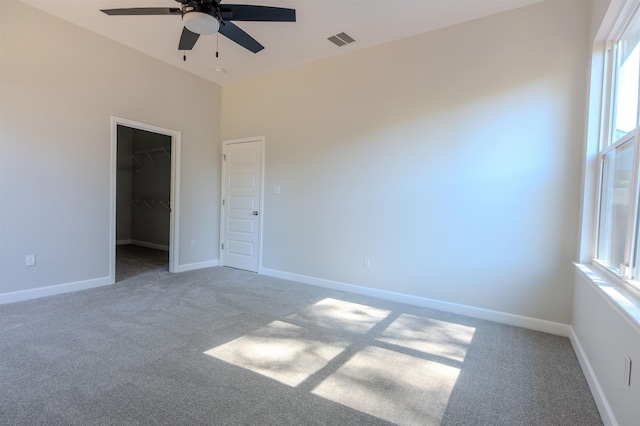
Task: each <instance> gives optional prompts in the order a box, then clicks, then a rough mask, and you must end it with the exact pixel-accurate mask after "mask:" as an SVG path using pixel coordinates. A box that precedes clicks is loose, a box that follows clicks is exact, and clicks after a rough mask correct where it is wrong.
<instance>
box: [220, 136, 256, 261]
mask: <svg viewBox="0 0 640 426" xmlns="http://www.w3.org/2000/svg"><path fill="white" fill-rule="evenodd" d="M247 142H259V143H260V157H261V164H260V188H259V189H258V193H259V194H260V205H259V206H258V209H259V211H260V214H259V216H258V244H257V247H258V273H260V272H261V271H262V234H263V229H264V176H265V164H266V162H265V158H264V157H265V155H264V154H265V144H266V138H265V137H264V136H254V137H251V138H242V139H229V140H224V141H222V155H221V156H220V162H221V163H222V164H221V167H220V169H221V171H222V172H221V173H222V176H221V178H220V244H218V253H219V254H218V258H219V259H220V265H221V266H225V264H224V250H223V249H222V244H223V243H224V240H225V236H226V233H225V227H224V223H225V208H224V207H225V206H224V205H223V204H222V203H223V200H225V199H226V198H227V194H226V189H225V188H226V172H227V167H226V161H225V156H226V154H227V149H226V148H227V146H229V145H234V144H239V143H247Z"/></svg>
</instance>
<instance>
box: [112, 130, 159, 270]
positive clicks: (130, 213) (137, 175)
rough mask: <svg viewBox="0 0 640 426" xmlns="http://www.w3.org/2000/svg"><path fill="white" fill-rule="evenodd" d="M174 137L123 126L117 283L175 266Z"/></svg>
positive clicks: (119, 154)
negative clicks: (171, 248)
mask: <svg viewBox="0 0 640 426" xmlns="http://www.w3.org/2000/svg"><path fill="white" fill-rule="evenodd" d="M170 198H171V137H170V136H167V135H161V134H157V133H152V132H148V131H145V130H140V129H134V128H131V127H126V126H122V125H118V142H117V171H116V245H117V247H116V281H122V280H123V279H126V278H129V277H131V276H134V275H138V274H140V273H143V272H146V271H149V270H151V269H162V270H167V269H168V264H169V240H170V212H171V205H170Z"/></svg>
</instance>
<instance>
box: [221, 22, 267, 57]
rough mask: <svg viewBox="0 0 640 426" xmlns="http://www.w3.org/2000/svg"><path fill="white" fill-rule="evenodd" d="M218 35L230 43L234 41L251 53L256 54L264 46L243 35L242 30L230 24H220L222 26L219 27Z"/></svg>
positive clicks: (247, 35)
mask: <svg viewBox="0 0 640 426" xmlns="http://www.w3.org/2000/svg"><path fill="white" fill-rule="evenodd" d="M220 34H222V35H223V36H225V37H226V38H228V39H229V40H231V41H235V42H236V43H238V44H239V45H240V46H242V47H244V48H245V49H248V50H250V51H252V52H253V53H258V52H259V51H261V50H262V49H264V46H263V45H261V44H260V43H258V42H257V41H256V39H254V38H253V37H251V36H250V35H249V34H247V33H245V32H244V30H242V29H241V28H240V27H238V26H237V25H236V24H234V23H232V22H222V25H220Z"/></svg>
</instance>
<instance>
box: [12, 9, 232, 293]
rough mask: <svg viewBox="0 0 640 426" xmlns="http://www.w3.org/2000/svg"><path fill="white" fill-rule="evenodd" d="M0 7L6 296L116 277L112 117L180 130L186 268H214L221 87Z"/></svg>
mask: <svg viewBox="0 0 640 426" xmlns="http://www.w3.org/2000/svg"><path fill="white" fill-rule="evenodd" d="M0 10H1V15H0V19H1V22H0V52H1V53H0V57H1V63H0V94H1V96H0V138H1V139H0V144H1V145H0V218H1V220H0V293H4V294H5V300H6V298H7V296H6V294H7V293H14V292H21V291H25V290H29V289H39V288H46V287H50V286H55V285H64V284H68V283H87V284H89V285H90V284H96V285H97V284H103V283H105V279H107V278H108V276H109V274H110V271H109V255H110V251H111V250H113V248H112V247H111V246H110V243H109V224H110V222H109V217H110V216H109V215H110V173H111V171H110V164H111V163H110V162H111V160H110V143H111V135H110V131H111V121H110V120H111V117H112V116H117V117H122V118H125V119H129V120H134V121H138V122H142V123H146V124H150V125H155V126H160V127H163V128H167V129H172V130H177V131H180V132H182V150H181V159H182V162H183V164H188V167H183V168H182V169H181V173H180V190H181V191H180V196H181V205H180V207H181V209H180V222H179V231H180V240H179V243H178V244H179V264H180V265H179V266H181V267H189V265H203V264H205V265H206V264H209V263H211V262H215V261H216V260H217V258H218V250H217V248H218V244H219V239H218V223H219V219H218V215H219V191H220V189H219V188H220V167H219V164H220V158H219V149H220V148H219V130H220V121H219V117H220V100H221V88H220V86H218V85H216V84H213V83H211V82H208V81H206V80H203V79H201V78H198V77H195V76H193V75H190V74H188V73H185V72H183V71H181V70H179V69H177V68H175V67H172V66H170V65H167V64H164V63H162V62H160V61H158V60H155V59H153V58H151V57H147V56H145V55H142V54H140V53H139V52H137V51H134V50H132V49H129V48H127V47H124V46H122V45H120V44H118V43H116V42H113V41H111V40H108V39H106V38H103V37H101V36H99V35H96V34H94V33H91V32H89V31H86V30H84V29H82V28H80V27H77V26H75V25H72V24H69V23H67V22H65V21H63V20H60V19H58V18H55V17H52V16H50V15H47V14H45V13H42V12H40V11H38V10H36V9H33V8H31V7H29V6H26V5H24V4H21V3H18V2H15V1H13V0H9V1H2V2H0ZM191 240H195V242H196V243H195V247H192V245H191V244H190V242H191ZM27 254H35V255H36V262H37V263H36V266H35V267H25V255H27Z"/></svg>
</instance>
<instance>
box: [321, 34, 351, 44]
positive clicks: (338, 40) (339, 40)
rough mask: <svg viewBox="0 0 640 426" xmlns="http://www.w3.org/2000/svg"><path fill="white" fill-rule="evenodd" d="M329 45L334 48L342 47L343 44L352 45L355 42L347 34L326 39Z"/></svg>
mask: <svg viewBox="0 0 640 426" xmlns="http://www.w3.org/2000/svg"><path fill="white" fill-rule="evenodd" d="M327 40H329V41H330V42H331V43H333V44H335V45H336V46H344V45H345V44H349V43H353V42H354V41H355V40H354V39H353V37H351V36H350V35H349V34H347V33H340V34H336V35H334V36H331V37H329V38H327Z"/></svg>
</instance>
